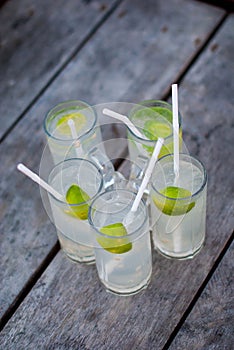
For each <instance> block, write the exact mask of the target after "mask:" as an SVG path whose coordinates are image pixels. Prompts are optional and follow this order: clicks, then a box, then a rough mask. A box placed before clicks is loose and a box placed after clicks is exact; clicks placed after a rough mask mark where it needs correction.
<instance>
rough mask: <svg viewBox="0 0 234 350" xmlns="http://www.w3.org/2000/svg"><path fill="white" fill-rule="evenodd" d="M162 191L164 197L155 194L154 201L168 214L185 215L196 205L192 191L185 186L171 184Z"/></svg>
mask: <svg viewBox="0 0 234 350" xmlns="http://www.w3.org/2000/svg"><path fill="white" fill-rule="evenodd" d="M160 193H161V194H162V195H163V196H164V197H160V196H154V197H153V202H154V204H155V205H156V207H157V208H158V209H159V210H161V211H162V212H163V213H164V214H166V215H173V216H174V215H183V214H186V213H188V212H189V211H190V210H192V208H193V207H194V206H195V202H191V196H192V194H191V192H190V191H189V190H186V189H185V188H182V187H174V186H169V187H166V188H164V189H163V190H161V191H160ZM165 197H166V198H165Z"/></svg>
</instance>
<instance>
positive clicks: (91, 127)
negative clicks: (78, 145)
mask: <svg viewBox="0 0 234 350" xmlns="http://www.w3.org/2000/svg"><path fill="white" fill-rule="evenodd" d="M78 102H81V103H83V104H85V105H87V106H86V107H84V108H83V109H86V108H91V109H92V112H93V115H94V121H93V123H92V125H91V126H90V128H89V129H88V130H87V131H86V132H84V133H83V134H82V135H80V136H79V137H78V138H76V139H74V138H73V137H71V138H70V139H61V138H58V137H55V136H53V135H52V134H51V133H50V132H49V130H48V128H47V126H46V122H47V121H48V119H49V117H50V113H51V112H52V111H53V110H54V109H55V108H56V107H59V106H62V105H64V104H69V103H76V104H77V103H78ZM52 116H53V114H52ZM96 123H97V113H96V111H95V109H94V108H93V107H92V106H91V105H90V104H88V103H87V102H86V101H84V100H67V101H63V102H60V103H58V104H56V105H55V106H54V107H52V108H50V109H49V110H48V111H47V113H46V115H45V118H44V120H43V129H44V131H45V133H46V135H47V136H49V137H51V138H52V139H54V140H56V141H60V142H67V143H69V142H71V141H75V140H79V139H80V138H81V137H83V136H85V135H87V134H88V133H89V132H90V131H91V130H92V129H93V127H94V126H95V125H96Z"/></svg>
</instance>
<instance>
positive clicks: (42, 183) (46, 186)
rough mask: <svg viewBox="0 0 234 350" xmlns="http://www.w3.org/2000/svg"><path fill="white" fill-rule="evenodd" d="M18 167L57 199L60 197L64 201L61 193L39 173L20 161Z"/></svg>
mask: <svg viewBox="0 0 234 350" xmlns="http://www.w3.org/2000/svg"><path fill="white" fill-rule="evenodd" d="M17 169H18V170H19V171H21V173H23V174H24V175H26V176H28V177H29V178H30V179H31V180H33V181H34V182H36V183H37V184H38V185H40V186H41V187H43V188H44V190H46V191H47V192H49V193H50V194H52V196H54V197H55V198H56V199H58V200H59V201H64V198H63V196H62V195H61V194H60V193H58V192H57V191H56V190H55V189H53V188H52V187H51V186H50V185H48V183H47V182H45V181H44V180H42V179H41V178H40V177H39V176H38V175H37V174H35V173H34V172H32V171H31V170H30V169H28V168H27V167H26V166H25V165H24V164H22V163H19V164H18V165H17Z"/></svg>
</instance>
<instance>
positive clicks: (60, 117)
mask: <svg viewBox="0 0 234 350" xmlns="http://www.w3.org/2000/svg"><path fill="white" fill-rule="evenodd" d="M69 119H72V120H73V121H74V124H75V129H76V133H77V136H78V138H75V139H74V138H73V137H72V134H71V131H70V128H69V125H68V120H69ZM95 126H97V114H96V112H95V110H94V109H93V108H92V107H91V106H90V105H88V104H87V103H86V102H84V101H79V100H74V101H66V102H62V103H59V104H58V105H56V106H55V107H54V108H52V109H51V110H50V111H49V112H48V113H47V115H46V117H45V119H44V130H45V133H46V135H47V141H48V145H49V148H50V152H51V154H52V157H53V160H54V164H57V163H59V162H61V161H63V160H64V159H65V158H67V153H68V151H69V154H70V155H69V158H73V157H74V158H76V157H81V158H83V153H82V148H79V147H77V148H76V147H73V146H75V145H76V143H78V142H79V139H80V138H81V137H84V138H85V137H87V138H88V137H89V138H91V137H92V139H93V140H95V143H97V144H100V143H101V141H102V139H101V133H100V129H99V128H97V127H96V128H95ZM94 128H95V129H94Z"/></svg>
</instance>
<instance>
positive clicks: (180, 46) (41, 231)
mask: <svg viewBox="0 0 234 350" xmlns="http://www.w3.org/2000/svg"><path fill="white" fill-rule="evenodd" d="M0 28H1V38H0V49H1V57H0V59H1V67H0V82H1V83H0V95H1V107H0V108H1V125H0V137H1V163H0V170H1V186H0V191H1V202H0V217H1V221H0V227H1V230H0V239H1V241H0V242H1V243H0V244H1V245H0V264H1V269H0V281H1V282H0V283H1V286H0V317H1V329H2V330H1V333H0V348H1V349H92V350H93V349H95V350H96V349H98V350H99V349H100V350H101V349H110V350H112V349H118V350H122V349H134V350H135V349H147V350H149V349H153V350H155V349H156V350H157V349H167V348H170V349H171V350H176V349H205V350H207V349H212V350H213V349H222V350H223V349H227V350H229V349H233V344H234V337H233V324H234V321H233V314H234V313H233V289H234V286H233V257H234V256H233V248H234V245H233V243H232V241H233V227H234V220H233V209H234V206H233V193H234V182H233V166H234V157H233V139H234V119H233V110H234V109H233V102H234V99H233V92H234V79H233V78H234V76H233V73H234V15H233V14H232V13H228V12H226V10H225V9H223V8H219V7H214V6H212V5H210V4H209V5H208V4H205V3H203V2H201V1H199V2H197V1H194V0H170V2H169V1H165V0H157V1H155V0H148V1H145V2H144V1H141V0H123V1H121V0H109V1H107V0H103V1H102V0H101V1H98V0H96V1H95V0H93V1H92V0H83V1H81V0H80V1H77V0H70V1H66V0H56V1H52V0H40V1H38V0H21V1H17V0H9V1H6V2H4V4H3V5H2V7H1V8H0ZM173 82H177V83H179V103H180V111H181V114H182V115H183V135H184V141H185V143H186V145H187V147H188V149H189V151H190V153H191V154H193V155H195V156H197V157H198V158H199V159H200V160H202V161H203V163H204V164H205V166H206V169H207V172H208V178H209V180H208V205H207V210H208V212H207V233H206V241H205V245H204V247H203V249H202V251H201V252H200V253H199V254H198V255H197V256H196V257H195V258H194V259H193V260H190V261H188V260H187V261H175V260H169V259H166V258H164V257H162V256H160V255H159V254H158V253H156V252H155V251H154V252H153V274H152V280H151V283H150V285H149V287H148V288H147V289H146V290H145V291H143V292H141V293H139V294H137V295H135V296H129V297H118V296H114V295H112V294H109V293H106V291H105V290H104V288H103V286H102V285H101V284H100V282H99V280H98V277H97V273H96V269H95V266H94V265H93V266H83V265H81V264H75V263H72V262H71V261H70V260H68V259H67V258H66V257H65V256H64V254H63V253H62V252H61V250H60V248H59V245H58V242H57V237H56V231H55V228H54V226H53V225H52V223H51V222H50V221H49V219H48V217H47V215H46V213H45V211H44V209H43V205H42V202H41V198H40V192H39V189H38V186H37V185H35V184H34V183H32V182H31V181H30V180H28V179H26V178H25V177H24V176H23V175H22V174H20V173H19V172H17V171H16V164H17V163H18V162H24V163H26V164H27V165H28V166H29V167H30V168H32V169H34V171H36V172H37V171H38V170H39V164H40V159H41V155H42V151H43V148H44V145H45V142H46V140H45V136H44V133H43V129H42V123H43V119H44V115H45V113H46V112H47V110H49V109H50V108H51V107H52V106H54V105H55V104H57V103H58V102H61V101H64V100H68V99H83V100H86V101H87V102H89V103H90V104H98V103H105V102H110V101H122V102H132V103H137V102H139V101H141V100H144V99H153V98H154V99H164V100H167V99H169V98H170V87H171V84H172V83H173ZM115 130H116V129H115V128H114V127H113V130H112V131H113V134H114V132H116V131H115ZM117 133H118V130H117ZM116 152H117V153H116V154H115V155H113V156H117V158H118V157H120V153H121V152H122V154H124V153H123V152H125V153H126V149H121V148H120V149H119V150H117V151H116ZM118 164H120V162H118ZM119 170H120V171H122V172H124V173H126V172H127V171H128V169H127V165H126V164H125V162H122V164H121V165H120V167H119Z"/></svg>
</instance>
